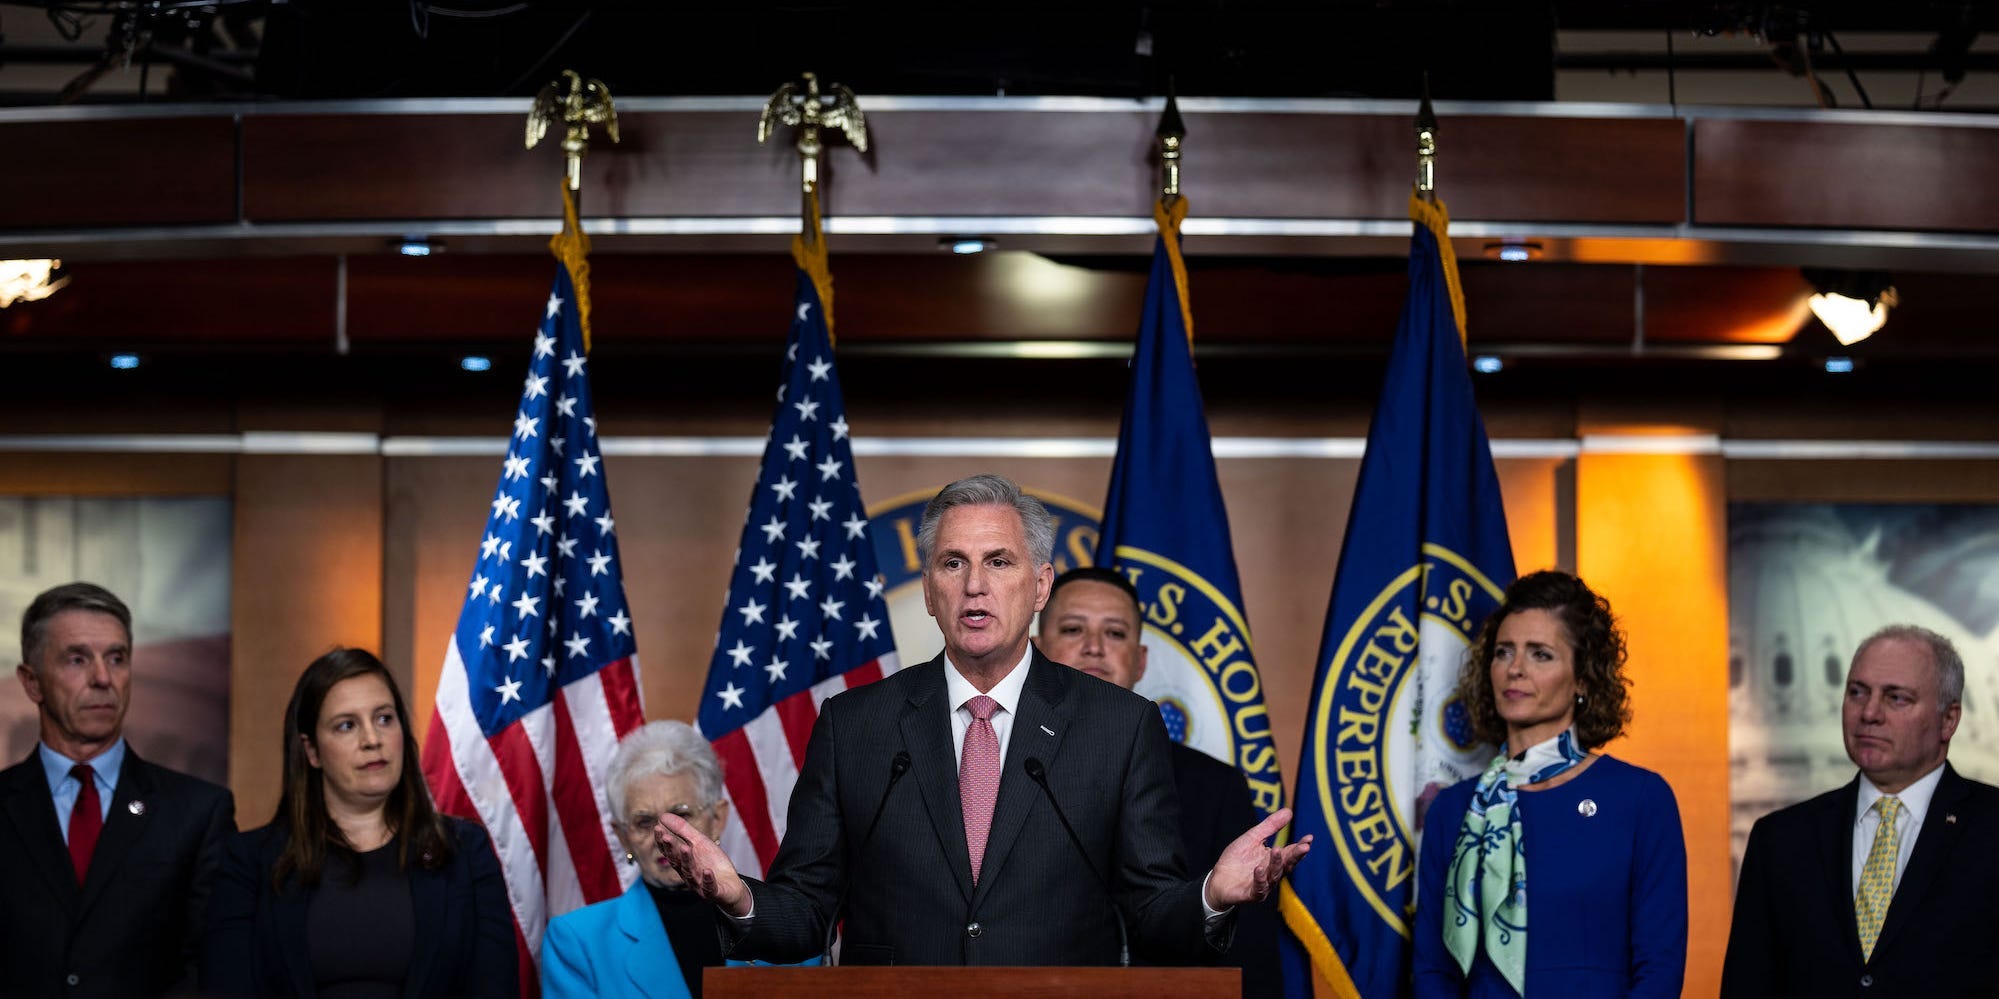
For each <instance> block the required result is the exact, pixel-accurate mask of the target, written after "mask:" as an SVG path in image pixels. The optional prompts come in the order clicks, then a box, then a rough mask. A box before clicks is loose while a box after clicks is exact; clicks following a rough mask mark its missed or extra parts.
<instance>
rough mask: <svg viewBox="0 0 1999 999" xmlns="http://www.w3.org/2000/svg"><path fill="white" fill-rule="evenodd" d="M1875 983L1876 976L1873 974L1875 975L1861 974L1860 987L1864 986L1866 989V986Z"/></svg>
mask: <svg viewBox="0 0 1999 999" xmlns="http://www.w3.org/2000/svg"><path fill="white" fill-rule="evenodd" d="M1873 984H1874V976H1873V975H1861V976H1860V987H1861V988H1863V989H1864V988H1867V987H1868V986H1870V985H1873Z"/></svg>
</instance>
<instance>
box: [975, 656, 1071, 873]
mask: <svg viewBox="0 0 1999 999" xmlns="http://www.w3.org/2000/svg"><path fill="white" fill-rule="evenodd" d="M1071 679H1072V677H1071V675H1070V672H1069V668H1068V667H1066V666H1057V665H1055V664H1053V663H1051V662H1049V661H1048V660H1047V659H1044V658H1042V656H1041V652H1040V650H1038V649H1037V650H1035V652H1034V655H1033V658H1032V659H1030V660H1029V662H1028V665H1027V683H1026V685H1025V686H1023V687H1022V688H1021V692H1020V703H1019V705H1018V708H1019V710H1018V712H1017V713H1016V714H1015V716H1014V719H1013V728H1012V730H1011V731H1010V732H1009V733H1008V735H1007V747H1006V762H1005V763H1004V764H1003V765H1002V766H1001V769H1000V787H999V801H998V802H997V803H995V804H994V806H993V828H992V832H991V834H989V835H988V836H987V837H986V856H985V861H984V863H982V864H980V866H979V870H980V873H981V875H982V876H981V877H980V878H979V884H978V888H977V890H976V891H974V892H973V893H972V911H973V912H977V911H978V908H979V904H980V903H981V902H984V901H985V898H986V893H987V891H988V890H989V889H990V888H991V887H992V885H993V884H994V882H996V881H997V880H998V877H999V873H1000V869H1001V868H1003V867H1005V866H1006V858H1007V855H1008V854H1009V853H1011V852H1012V850H1013V843H1014V840H1016V839H1018V838H1019V837H1020V830H1021V827H1022V826H1023V825H1025V824H1026V822H1027V813H1028V812H1029V811H1030V810H1032V809H1033V807H1034V804H1035V802H1037V801H1039V800H1041V795H1042V792H1041V788H1040V787H1038V786H1036V785H1035V783H1034V782H1033V781H1032V780H1029V779H1028V777H1027V771H1026V769H1025V764H1026V761H1027V760H1028V758H1030V757H1032V758H1034V759H1038V760H1040V761H1041V764H1042V766H1043V767H1045V768H1048V769H1050V770H1053V769H1054V766H1055V754H1056V751H1057V750H1059V749H1061V748H1062V735H1063V733H1064V732H1066V731H1067V730H1068V727H1069V717H1068V713H1067V711H1066V710H1065V703H1066V697H1067V695H1068V691H1069V681H1070V680H1071ZM1050 733H1053V734H1052V735H1051V734H1050ZM1064 835H1065V836H1066V835H1067V834H1066V833H1065V834H1064Z"/></svg>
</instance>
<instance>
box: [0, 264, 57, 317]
mask: <svg viewBox="0 0 1999 999" xmlns="http://www.w3.org/2000/svg"><path fill="white" fill-rule="evenodd" d="M68 283H69V275H67V274H64V273H62V261H60V260H49V259H41V260H0V309H4V308H6V307H8V306H10V305H13V304H14V303H15V302H38V301H41V300H42V299H44V298H47V297H49V296H50V295H53V294H55V293H56V292H57V291H60V290H61V289H62V286H63V285H66V284H68Z"/></svg>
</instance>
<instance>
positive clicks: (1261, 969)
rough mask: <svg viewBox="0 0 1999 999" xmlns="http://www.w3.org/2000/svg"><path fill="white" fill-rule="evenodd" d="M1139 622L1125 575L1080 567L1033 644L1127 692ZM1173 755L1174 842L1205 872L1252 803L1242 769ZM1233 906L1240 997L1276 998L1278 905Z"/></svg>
mask: <svg viewBox="0 0 1999 999" xmlns="http://www.w3.org/2000/svg"><path fill="white" fill-rule="evenodd" d="M1144 620H1145V617H1144V613H1143V611H1142V610H1141V608H1140V607H1139V602H1138V590H1137V589H1136V588H1134V587H1133V586H1132V585H1131V581H1130V580H1128V579H1126V578H1125V577H1124V576H1123V575H1122V574H1121V573H1119V572H1117V571H1116V570H1113V569H1105V568H1102V567H1100V566H1082V567H1078V568H1075V569H1071V570H1069V571H1068V572H1065V573H1063V574H1061V575H1060V576H1057V577H1055V582H1054V584H1053V585H1052V586H1050V587H1049V590H1048V605H1047V606H1046V607H1043V608H1042V609H1041V623H1040V628H1039V629H1038V630H1037V633H1036V635H1035V639H1034V645H1035V647H1036V648H1038V649H1040V650H1041V654H1042V655H1044V656H1047V657H1048V658H1049V659H1052V660H1054V661H1055V662H1058V663H1064V664H1067V665H1069V666H1072V667H1074V668H1076V669H1079V670H1082V671H1083V672H1085V673H1088V674H1090V675H1091V676H1094V677H1098V678H1100V679H1104V680H1108V681H1110V682H1111V683H1114V684H1117V685H1118V686H1120V687H1123V688H1124V689H1126V690H1131V689H1132V688H1133V687H1135V686H1136V685H1137V684H1138V681H1140V680H1142V679H1144V678H1145V645H1144V643H1143V641H1142V639H1143V637H1144V634H1145V626H1144ZM1172 758H1173V783H1174V785H1175V786H1176V787H1177V788H1178V789H1179V792H1180V847H1181V849H1182V851H1184V853H1185V855H1186V858H1187V866H1188V868H1189V869H1190V870H1196V871H1199V870H1206V869H1207V868H1209V867H1211V866H1213V865H1214V863H1215V861H1217V860H1220V859H1221V856H1222V851H1223V850H1224V849H1227V847H1228V845H1229V843H1230V841H1232V840H1233V839H1234V838H1235V836H1236V832H1237V830H1241V829H1247V828H1249V827H1250V826H1251V825H1253V824H1255V822H1256V806H1255V805H1254V804H1252V803H1251V802H1250V798H1249V785H1248V784H1247V783H1246V782H1245V781H1244V780H1243V776H1242V771H1240V770H1237V769H1236V768H1234V767H1232V766H1229V765H1228V764H1226V763H1223V762H1222V761H1220V760H1217V759H1215V758H1214V757H1212V756H1209V755H1208V754H1206V753H1203V752H1201V751H1200V750H1198V749H1194V748H1192V747H1190V746H1184V745H1181V744H1179V743H1177V742H1176V743H1173V744H1172ZM1239 909H1240V915H1239V916H1238V917H1237V924H1236V942H1235V946H1234V947H1231V948H1230V949H1229V953H1228V957H1227V960H1226V963H1228V964H1232V965H1235V966H1236V967H1239V968H1241V969H1243V972H1242V994H1243V995H1245V996H1275V995H1280V994H1282V991H1283V988H1284V982H1283V978H1282V976H1281V973H1280V971H1279V969H1278V964H1277V960H1278V958H1277V934H1278V932H1279V930H1278V926H1277V903H1276V902H1275V901H1274V900H1265V901H1262V902H1251V903H1247V904H1245V905H1243V906H1241V907H1239Z"/></svg>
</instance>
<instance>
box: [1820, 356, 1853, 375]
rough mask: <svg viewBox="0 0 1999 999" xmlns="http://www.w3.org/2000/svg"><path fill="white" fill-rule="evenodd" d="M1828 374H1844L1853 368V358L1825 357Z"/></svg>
mask: <svg viewBox="0 0 1999 999" xmlns="http://www.w3.org/2000/svg"><path fill="white" fill-rule="evenodd" d="M1825 370H1826V374H1829V375H1843V374H1846V373H1848V372H1850V371H1852V370H1853V358H1851V357H1828V358H1826V359H1825Z"/></svg>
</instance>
